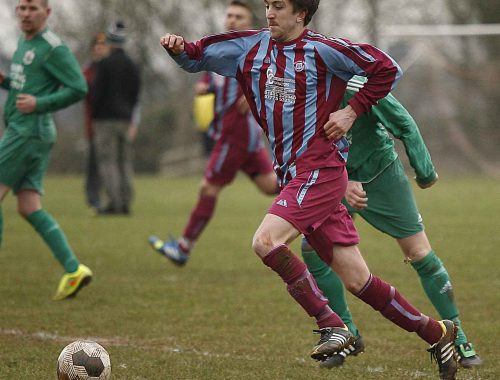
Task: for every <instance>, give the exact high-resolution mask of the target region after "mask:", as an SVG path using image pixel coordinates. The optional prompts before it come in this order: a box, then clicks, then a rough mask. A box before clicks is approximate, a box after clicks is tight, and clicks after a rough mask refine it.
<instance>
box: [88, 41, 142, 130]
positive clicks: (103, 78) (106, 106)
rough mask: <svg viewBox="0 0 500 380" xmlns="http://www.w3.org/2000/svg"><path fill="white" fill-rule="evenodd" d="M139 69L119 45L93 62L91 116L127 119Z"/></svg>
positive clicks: (138, 83)
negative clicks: (94, 67)
mask: <svg viewBox="0 0 500 380" xmlns="http://www.w3.org/2000/svg"><path fill="white" fill-rule="evenodd" d="M140 86H141V81H140V76H139V69H138V67H137V66H136V64H135V63H134V62H132V60H131V59H130V58H129V57H128V55H127V54H126V53H125V51H124V50H123V49H121V48H113V49H112V51H111V54H110V55H109V56H108V57H106V58H104V59H103V60H101V61H100V62H98V63H97V65H96V71H95V78H94V81H93V82H92V84H91V94H92V95H91V104H92V119H97V120H105V119H114V120H130V119H131V117H132V112H133V110H134V107H135V106H136V104H137V101H138V98H139V90H140Z"/></svg>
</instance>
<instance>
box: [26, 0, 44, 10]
mask: <svg viewBox="0 0 500 380" xmlns="http://www.w3.org/2000/svg"><path fill="white" fill-rule="evenodd" d="M31 1H32V0H28V3H31ZM40 4H41V6H42V7H44V8H48V7H49V0H40Z"/></svg>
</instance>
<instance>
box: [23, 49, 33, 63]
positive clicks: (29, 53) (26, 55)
mask: <svg viewBox="0 0 500 380" xmlns="http://www.w3.org/2000/svg"><path fill="white" fill-rule="evenodd" d="M34 59H35V49H31V50H28V51H27V52H26V53H24V57H23V63H24V64H25V65H30V64H31V63H32V62H33V60H34Z"/></svg>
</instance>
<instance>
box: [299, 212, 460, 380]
mask: <svg viewBox="0 0 500 380" xmlns="http://www.w3.org/2000/svg"><path fill="white" fill-rule="evenodd" d="M350 221H351V219H350V217H349V216H348V214H347V210H346V209H345V207H344V206H343V205H339V209H338V211H337V212H336V213H332V215H331V217H330V219H329V220H327V221H325V222H324V223H322V224H321V226H319V227H318V228H317V229H316V230H314V231H313V232H312V233H311V234H309V235H306V238H307V240H308V242H309V244H311V246H312V247H313V248H314V249H315V250H316V252H318V255H319V256H320V257H321V258H322V259H323V260H324V261H325V262H329V263H331V266H332V269H333V270H334V271H335V272H336V273H337V274H338V275H339V277H340V278H341V279H342V282H343V283H344V285H345V286H346V288H347V289H348V290H349V291H350V292H351V293H353V294H354V295H356V296H357V297H358V298H360V299H361V300H362V301H364V302H366V303H367V304H369V305H370V306H372V307H373V308H374V309H375V310H377V311H378V312H380V313H381V314H382V315H383V316H384V317H385V318H387V319H388V320H390V321H391V322H393V323H394V324H396V325H397V326H399V327H401V328H402V329H404V330H406V331H409V332H415V333H417V335H418V336H420V337H421V338H422V339H423V340H425V341H426V342H427V343H429V344H431V345H432V346H431V349H432V351H433V352H434V353H435V357H436V359H437V362H438V364H439V370H440V373H441V375H442V376H451V377H450V378H453V376H454V373H455V372H456V367H457V363H456V361H455V358H454V354H455V349H454V346H453V342H454V340H455V337H456V327H455V326H454V324H453V322H451V321H443V322H438V321H436V320H434V319H432V318H429V317H427V316H425V315H424V314H422V313H421V312H420V311H419V310H418V309H416V308H415V307H414V306H413V305H411V304H410V303H409V302H408V301H407V300H406V299H405V298H404V297H403V296H402V295H401V294H400V293H399V292H398V290H397V289H395V288H394V287H393V286H391V285H390V284H388V283H386V282H384V281H383V280H381V279H380V278H378V277H376V276H374V275H373V274H372V273H370V271H369V269H368V267H367V265H366V263H365V261H364V259H363V257H362V256H361V253H360V251H359V249H358V246H357V244H351V245H348V244H347V243H348V242H349V241H350V240H352V239H350V238H349V230H350V228H347V229H346V225H349V222H350ZM351 223H352V222H351ZM352 228H354V227H353V226H352ZM332 246H333V257H332V253H331V252H332ZM446 378H448V377H446Z"/></svg>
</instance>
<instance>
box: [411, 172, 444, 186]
mask: <svg viewBox="0 0 500 380" xmlns="http://www.w3.org/2000/svg"><path fill="white" fill-rule="evenodd" d="M438 179H439V176H438V174H437V173H436V178H434V179H433V180H432V181H431V182H429V183H420V182H418V181H416V182H417V185H418V187H420V188H421V189H428V188H429V187H431V186H432V185H434V184H435V183H436V182H437V181H438Z"/></svg>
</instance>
